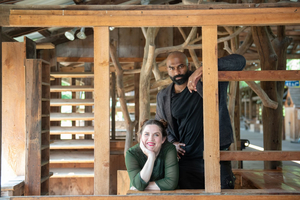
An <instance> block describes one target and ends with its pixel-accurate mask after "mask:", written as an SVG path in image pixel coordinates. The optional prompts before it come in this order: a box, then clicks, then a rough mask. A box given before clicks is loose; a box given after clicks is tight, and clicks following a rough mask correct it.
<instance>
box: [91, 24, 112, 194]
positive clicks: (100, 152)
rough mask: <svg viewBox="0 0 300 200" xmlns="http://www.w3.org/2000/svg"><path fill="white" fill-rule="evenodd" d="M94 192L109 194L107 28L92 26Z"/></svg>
mask: <svg viewBox="0 0 300 200" xmlns="http://www.w3.org/2000/svg"><path fill="white" fill-rule="evenodd" d="M94 73H95V78H94V87H95V92H94V99H95V100H94V101H95V106H94V112H95V120H94V130H95V135H94V140H95V141H94V142H95V150H94V152H95V165H94V166H95V167H94V169H95V178H94V194H95V195H108V194H109V185H110V184H109V165H110V157H109V149H110V147H109V145H110V142H109V140H110V136H109V124H110V117H109V116H110V113H109V105H110V101H109V83H110V82H109V29H108V27H94Z"/></svg>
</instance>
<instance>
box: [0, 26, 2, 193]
mask: <svg viewBox="0 0 300 200" xmlns="http://www.w3.org/2000/svg"><path fill="white" fill-rule="evenodd" d="M0 94H1V95H0V123H1V124H2V26H0ZM1 161H2V125H1V126H0V177H2V174H1V170H2V169H1V166H2V162H1ZM0 188H1V178H0ZM0 197H1V194H0Z"/></svg>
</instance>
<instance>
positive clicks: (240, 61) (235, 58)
mask: <svg viewBox="0 0 300 200" xmlns="http://www.w3.org/2000/svg"><path fill="white" fill-rule="evenodd" d="M245 66H246V59H245V57H244V56H242V55H239V54H231V55H229V56H225V57H222V58H219V59H218V70H219V71H241V70H243V69H244V67H245Z"/></svg>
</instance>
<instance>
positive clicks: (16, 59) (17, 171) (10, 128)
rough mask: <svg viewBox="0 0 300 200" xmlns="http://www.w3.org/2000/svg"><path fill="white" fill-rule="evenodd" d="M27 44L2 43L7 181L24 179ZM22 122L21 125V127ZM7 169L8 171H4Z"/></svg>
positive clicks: (4, 157)
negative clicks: (25, 46)
mask: <svg viewBox="0 0 300 200" xmlns="http://www.w3.org/2000/svg"><path fill="white" fill-rule="evenodd" d="M24 51H25V48H24V44H23V43H21V42H13V43H12V42H3V43H2V54H1V55H2V62H1V64H2V71H1V72H0V73H1V74H2V76H1V79H2V82H1V84H2V87H1V91H2V95H1V98H2V101H1V104H2V113H1V118H2V122H1V129H2V131H3V133H5V134H3V135H2V143H1V147H2V160H6V163H5V162H2V168H3V169H2V170H3V171H2V174H1V178H3V179H7V178H10V177H13V176H15V175H18V176H24V175H25V149H26V147H25V146H26V143H25V142H26V135H25V133H26V131H25V118H26V116H25V68H24V67H20V66H24ZM20 122H22V123H20ZM4 169H7V170H4Z"/></svg>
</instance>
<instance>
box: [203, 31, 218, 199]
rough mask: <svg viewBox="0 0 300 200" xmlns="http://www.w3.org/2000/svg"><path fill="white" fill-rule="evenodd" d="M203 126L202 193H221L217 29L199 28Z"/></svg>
mask: <svg viewBox="0 0 300 200" xmlns="http://www.w3.org/2000/svg"><path fill="white" fill-rule="evenodd" d="M202 35H203V122H204V155H203V156H204V160H205V167H204V168H205V192H208V193H214V192H221V187H220V164H219V162H220V151H219V148H220V145H219V98H218V61H217V59H218V45H217V26H203V27H202Z"/></svg>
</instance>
